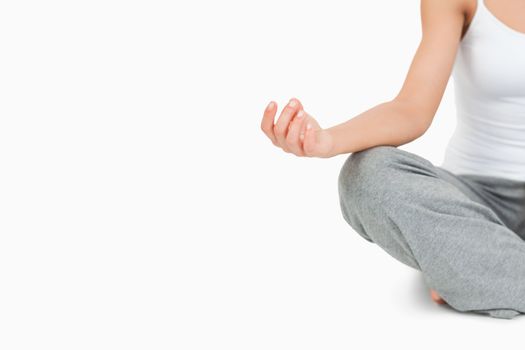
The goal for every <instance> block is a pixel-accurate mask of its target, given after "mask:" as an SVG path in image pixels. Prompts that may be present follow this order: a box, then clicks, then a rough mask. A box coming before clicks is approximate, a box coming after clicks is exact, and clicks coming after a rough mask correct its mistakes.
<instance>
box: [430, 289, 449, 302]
mask: <svg viewBox="0 0 525 350" xmlns="http://www.w3.org/2000/svg"><path fill="white" fill-rule="evenodd" d="M430 297H431V298H432V300H433V301H434V302H436V303H438V304H446V303H447V302H446V301H445V300H443V299H442V298H441V297H440V296H439V294H438V293H437V292H436V291H435V290H433V289H430Z"/></svg>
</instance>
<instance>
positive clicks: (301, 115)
mask: <svg viewBox="0 0 525 350" xmlns="http://www.w3.org/2000/svg"><path fill="white" fill-rule="evenodd" d="M305 120H306V112H305V111H304V110H302V109H301V110H299V111H298V112H297V114H296V115H295V118H294V119H293V120H292V122H291V123H290V130H288V134H287V135H286V144H287V147H288V149H289V150H290V151H291V152H292V153H293V154H295V155H297V156H304V152H303V146H302V143H303V141H302V140H301V139H300V134H301V129H302V126H303V124H304V121H305Z"/></svg>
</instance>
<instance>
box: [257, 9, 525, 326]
mask: <svg viewBox="0 0 525 350" xmlns="http://www.w3.org/2000/svg"><path fill="white" fill-rule="evenodd" d="M421 21H422V39H421V42H420V45H419V47H418V49H417V52H416V53H415V56H414V58H413V61H412V63H411V66H410V69H409V71H408V74H407V77H406V79H405V82H404V84H403V86H402V88H401V90H400V92H399V93H398V95H397V96H396V97H395V98H394V99H393V100H391V101H387V102H384V103H381V104H379V105H377V106H375V107H373V108H370V109H369V110H367V111H365V112H363V113H361V114H359V115H358V116H356V117H354V118H352V119H350V120H349V121H347V122H345V123H342V124H340V125H336V126H333V127H331V128H328V129H323V128H321V127H320V125H319V123H318V122H317V121H316V120H315V119H314V118H313V117H312V116H311V115H309V114H308V113H306V112H305V111H304V109H303V107H302V104H301V102H300V101H299V100H298V99H296V98H292V99H291V100H290V102H289V103H288V104H287V106H286V107H285V108H284V109H283V110H282V112H281V113H280V116H279V119H278V121H277V122H276V123H275V124H274V118H275V115H276V111H277V105H276V103H274V102H273V101H271V102H270V104H269V105H268V106H267V108H266V110H265V112H264V116H263V119H262V122H261V128H262V130H263V132H264V133H265V134H266V135H267V136H268V137H269V138H270V140H271V141H272V143H273V144H274V145H275V146H277V147H280V148H282V149H283V150H284V151H285V152H288V153H293V154H295V155H297V156H300V157H303V156H305V157H321V158H328V157H333V156H335V155H338V154H344V153H351V154H350V155H349V156H348V157H347V159H346V161H345V163H344V165H343V167H342V168H341V171H340V173H339V178H338V190H339V198H340V205H341V210H342V214H343V217H344V219H345V221H346V222H347V223H348V224H349V225H350V226H351V227H352V228H353V229H354V230H355V231H356V232H358V233H359V234H360V235H361V236H362V237H363V238H365V239H366V240H368V241H370V242H373V243H376V244H377V245H379V246H380V247H381V248H383V249H384V250H385V251H386V252H388V253H389V254H390V255H391V256H393V257H394V258H396V259H397V260H399V261H401V262H403V263H405V264H406V265H408V266H411V267H413V268H415V269H418V270H420V271H422V273H423V276H424V279H425V281H426V283H427V284H428V285H429V286H430V292H431V293H430V294H431V297H432V299H433V300H434V301H436V302H437V303H448V304H449V305H450V306H452V307H453V308H454V309H456V310H459V311H472V312H476V313H483V314H488V315H490V316H493V317H498V318H507V319H511V318H514V317H515V316H517V315H519V314H522V313H525V1H524V0H449V1H443V0H421ZM451 75H453V76H454V84H455V99H456V107H457V120H458V123H457V127H456V130H455V132H454V134H453V136H452V138H451V139H450V141H449V143H448V145H447V148H446V153H445V158H444V162H443V164H441V165H439V166H437V165H433V164H432V163H431V162H430V161H428V160H426V159H425V158H423V157H421V156H419V155H416V154H414V153H411V152H407V151H405V150H401V149H399V148H397V146H400V145H403V144H406V143H409V142H411V141H413V140H415V139H417V138H418V137H421V136H422V135H423V134H424V133H425V132H426V131H427V129H428V128H429V127H430V125H431V123H432V120H433V118H434V115H435V113H436V110H437V109H438V106H439V104H440V102H441V99H442V96H443V94H444V91H445V88H446V85H447V82H448V80H449V77H450V76H451Z"/></svg>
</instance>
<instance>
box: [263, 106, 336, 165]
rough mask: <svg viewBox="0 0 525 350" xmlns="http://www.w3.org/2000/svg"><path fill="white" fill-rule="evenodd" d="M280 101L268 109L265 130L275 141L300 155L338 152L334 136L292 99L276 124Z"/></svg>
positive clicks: (276, 143) (285, 148)
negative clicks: (335, 149) (334, 146)
mask: <svg viewBox="0 0 525 350" xmlns="http://www.w3.org/2000/svg"><path fill="white" fill-rule="evenodd" d="M276 112H277V104H276V103H275V102H273V101H271V102H270V103H269V104H268V106H267V107H266V109H265V111H264V116H263V119H262V122H261V129H262V131H263V132H264V133H265V134H266V136H268V138H269V139H270V140H271V141H272V143H273V144H274V145H275V146H277V147H280V148H282V149H283V151H285V152H287V153H293V154H295V155H296V156H299V157H318V158H329V157H332V156H333V155H334V154H333V153H332V150H333V139H332V136H331V135H330V134H329V133H328V132H327V131H326V130H324V129H322V128H321V126H320V125H319V123H318V122H317V121H316V120H315V119H314V118H313V117H312V116H311V115H309V114H308V113H306V112H305V111H304V109H303V106H302V104H301V102H300V101H299V100H298V99H295V98H292V99H290V102H288V104H287V105H286V106H285V107H284V108H283V110H282V111H281V114H280V116H279V119H278V120H277V123H275V125H274V119H275V114H276Z"/></svg>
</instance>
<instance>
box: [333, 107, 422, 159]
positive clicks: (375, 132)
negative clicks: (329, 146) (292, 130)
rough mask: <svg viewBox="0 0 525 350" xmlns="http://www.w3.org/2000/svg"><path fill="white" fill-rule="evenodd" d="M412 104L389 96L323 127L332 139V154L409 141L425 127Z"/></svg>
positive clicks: (395, 144) (396, 144) (419, 134)
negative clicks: (330, 125) (347, 118)
mask: <svg viewBox="0 0 525 350" xmlns="http://www.w3.org/2000/svg"><path fill="white" fill-rule="evenodd" d="M425 120H428V118H424V117H423V116H419V115H417V112H416V111H415V108H414V106H413V104H410V103H404V102H401V101H398V100H391V101H388V102H384V103H381V104H379V105H377V106H374V107H372V108H370V109H368V110H366V111H365V112H363V113H361V114H359V115H357V116H355V117H354V118H352V119H350V120H348V121H346V122H344V123H342V124H338V125H335V126H333V127H331V128H328V129H326V130H327V131H328V132H329V133H330V135H331V136H332V139H333V152H332V153H333V155H334V156H335V155H338V154H344V153H353V152H357V151H361V150H364V149H367V148H370V147H373V146H377V145H393V146H400V145H403V144H406V143H409V142H411V141H413V140H415V139H417V138H418V137H420V136H421V135H423V133H424V132H425V131H426V129H427V128H428V126H429V125H428V123H425Z"/></svg>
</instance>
